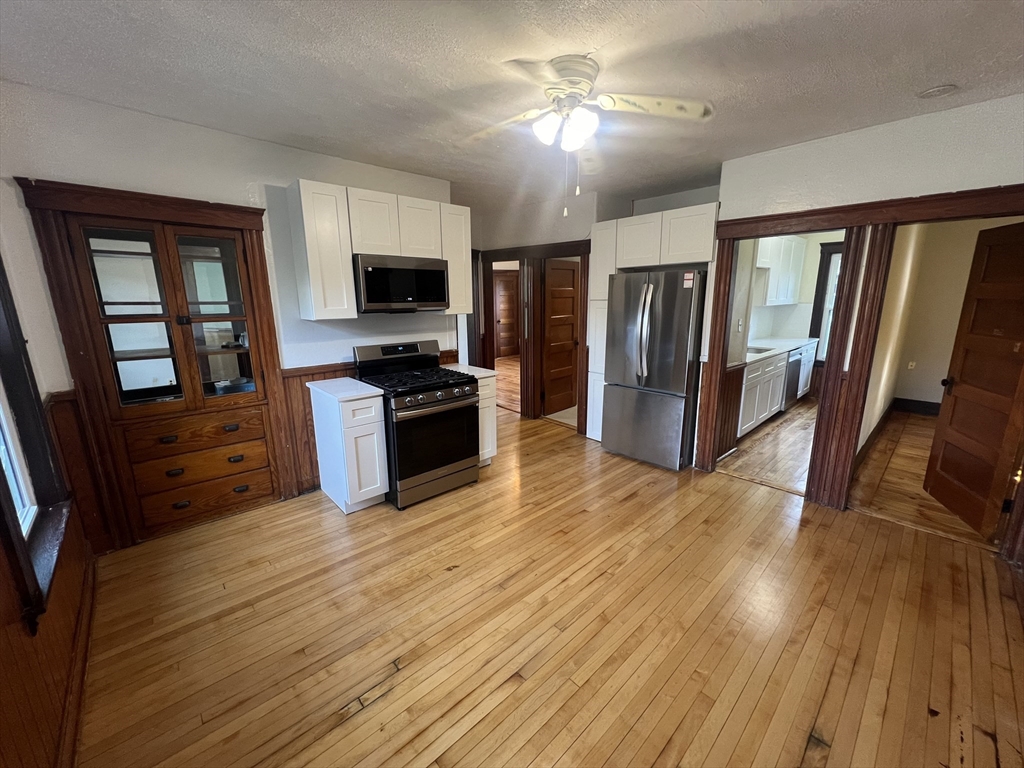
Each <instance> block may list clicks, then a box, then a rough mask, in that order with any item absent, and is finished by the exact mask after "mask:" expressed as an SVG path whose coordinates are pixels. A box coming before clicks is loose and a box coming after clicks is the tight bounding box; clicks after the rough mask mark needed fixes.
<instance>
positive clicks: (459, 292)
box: [440, 203, 473, 315]
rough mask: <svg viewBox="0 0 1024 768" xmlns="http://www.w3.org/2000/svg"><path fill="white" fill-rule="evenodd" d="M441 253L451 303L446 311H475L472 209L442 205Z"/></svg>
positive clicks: (457, 312)
mask: <svg viewBox="0 0 1024 768" xmlns="http://www.w3.org/2000/svg"><path fill="white" fill-rule="evenodd" d="M440 216H441V255H442V257H443V258H444V260H445V261H447V262H448V303H449V307H448V309H447V311H446V314H449V315H469V314H472V313H473V264H472V261H471V250H470V248H471V246H470V237H471V234H470V216H469V208H466V207H465V206H463V205H451V204H449V203H441V204H440Z"/></svg>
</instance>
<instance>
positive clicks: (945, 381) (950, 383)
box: [939, 376, 956, 395]
mask: <svg viewBox="0 0 1024 768" xmlns="http://www.w3.org/2000/svg"><path fill="white" fill-rule="evenodd" d="M939 384H941V385H942V386H944V387H945V388H946V394H947V395H952V394H953V385H954V384H956V379H954V378H953V377H952V376H950V377H949V378H948V379H943V380H942V381H940V382H939Z"/></svg>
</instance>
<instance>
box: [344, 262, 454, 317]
mask: <svg viewBox="0 0 1024 768" xmlns="http://www.w3.org/2000/svg"><path fill="white" fill-rule="evenodd" d="M355 268H356V301H357V304H358V306H359V311H360V312H417V311H422V310H437V309H448V262H446V261H444V260H443V259H417V258H413V257H411V256H375V255H372V254H367V253H357V254H356V255H355Z"/></svg>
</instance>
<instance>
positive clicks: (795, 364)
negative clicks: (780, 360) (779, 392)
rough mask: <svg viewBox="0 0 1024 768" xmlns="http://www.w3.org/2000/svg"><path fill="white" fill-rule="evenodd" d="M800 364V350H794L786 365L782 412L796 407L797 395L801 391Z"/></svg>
mask: <svg viewBox="0 0 1024 768" xmlns="http://www.w3.org/2000/svg"><path fill="white" fill-rule="evenodd" d="M800 362H801V355H800V350H799V349H794V350H792V351H791V352H790V353H789V360H788V361H787V363H786V388H785V390H784V391H783V397H782V410H784V411H785V410H788V409H789V408H791V407H792V406H794V405H796V401H797V393H798V392H799V391H800Z"/></svg>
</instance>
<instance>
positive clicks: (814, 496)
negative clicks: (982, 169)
mask: <svg viewBox="0 0 1024 768" xmlns="http://www.w3.org/2000/svg"><path fill="white" fill-rule="evenodd" d="M1020 215H1024V184H1015V185H1010V186H1005V187H988V188H985V189H973V190H966V191H962V192H949V193H942V194H936V195H927V196H922V197H913V198H899V199H893V200H883V201H877V202H870V203H857V204H853V205H846V206H837V207H833V208H820V209H812V210H807V211H798V212H793V213H783V214H775V215H769V216H756V217H749V218H742V219H725V220H719V222H718V226H717V229H716V237H717V238H718V254H717V261H718V263H717V266H716V276H715V286H714V305H713V308H712V313H711V331H710V338H709V345H708V361H707V363H705V364H704V372H703V374H704V387H703V388H702V389H703V396H702V397H701V401H700V406H699V412H700V415H699V422H698V430H697V455H696V461H695V466H696V467H697V468H698V469H701V470H704V471H706V472H713V471H714V470H715V467H716V465H717V463H718V458H719V457H718V456H716V455H715V453H716V450H715V449H716V435H717V433H718V431H719V430H720V429H722V428H723V426H724V425H722V424H720V423H719V421H720V420H721V419H722V418H723V414H724V410H725V409H724V408H723V407H722V404H723V403H724V402H725V399H726V398H727V396H728V395H727V393H726V392H723V383H724V379H725V368H726V354H727V344H728V328H729V323H730V321H731V318H730V317H729V313H730V293H731V287H732V282H733V272H734V267H735V251H736V243H737V241H738V240H741V239H750V238H759V237H769V236H772V235H786V234H807V233H810V232H824V231H828V230H832V229H845V230H846V239H845V241H844V246H843V253H844V254H845V258H844V262H845V264H844V269H843V270H842V273H841V276H840V280H839V287H838V289H837V293H836V308H835V316H834V318H833V323H832V334H833V336H832V338H831V340H830V341H829V347H830V348H831V349H833V350H845V349H847V348H849V361H848V362H847V360H846V359H845V358H846V357H847V356H846V355H845V354H833V355H830V356H829V357H827V358H826V361H825V367H824V369H823V376H822V385H821V395H820V399H819V411H818V416H819V418H818V420H817V424H816V426H815V433H814V443H813V445H812V448H811V457H810V465H809V467H808V478H807V490H806V493H805V496H804V498H805V499H806V500H807V501H810V502H816V503H819V504H822V505H824V506H829V507H834V508H836V509H845V507H846V502H847V496H848V493H849V487H850V483H851V481H852V479H853V464H854V459H855V455H856V447H857V438H858V436H859V431H860V422H861V419H862V418H863V414H864V405H865V401H866V397H867V385H868V381H869V378H870V375H871V364H872V359H873V357H874V349H875V342H876V340H877V335H878V326H879V322H880V319H881V312H882V303H883V300H884V298H885V284H886V281H887V278H888V272H889V264H890V262H891V260H892V248H893V242H894V239H895V230H896V227H897V226H898V225H900V224H912V223H916V222H929V221H953V220H958V219H981V218H996V217H1003V216H1020ZM862 265H863V275H864V276H863V280H862V281H861V284H860V290H859V294H858V291H857V287H858V286H857V283H858V278H859V274H860V272H861V269H862ZM854 319H856V326H855V327H851V326H852V324H853V321H854ZM822 416H824V418H821V417H822ZM823 424H827V425H828V427H827V428H824V427H822V425H823Z"/></svg>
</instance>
